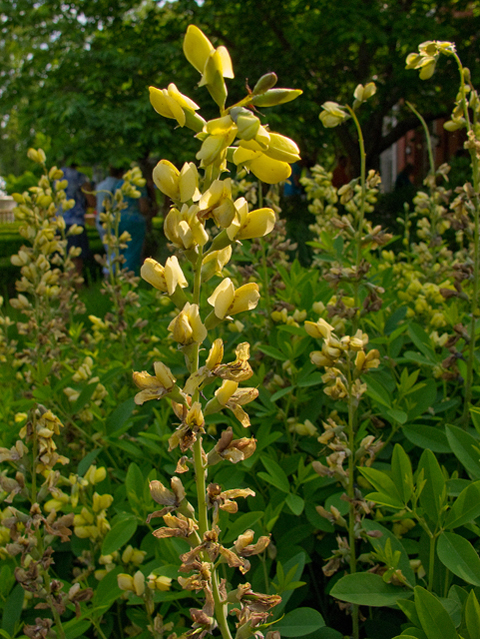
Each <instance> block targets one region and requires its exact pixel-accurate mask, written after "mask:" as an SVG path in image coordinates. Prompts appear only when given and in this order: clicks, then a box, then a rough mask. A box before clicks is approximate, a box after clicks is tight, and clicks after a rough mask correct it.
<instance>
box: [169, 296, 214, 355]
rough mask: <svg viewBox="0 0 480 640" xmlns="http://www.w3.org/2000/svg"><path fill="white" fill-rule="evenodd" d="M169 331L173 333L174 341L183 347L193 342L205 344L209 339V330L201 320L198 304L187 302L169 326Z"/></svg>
mask: <svg viewBox="0 0 480 640" xmlns="http://www.w3.org/2000/svg"><path fill="white" fill-rule="evenodd" d="M168 330H169V331H171V332H172V333H173V339H174V340H176V341H177V342H178V343H180V344H182V345H188V344H192V343H193V342H199V343H201V342H203V341H204V340H205V338H206V337H207V330H206V328H205V326H204V325H203V323H202V320H201V318H200V312H199V309H198V305H197V304H190V302H187V303H186V304H185V306H184V307H183V309H182V311H180V313H179V314H178V316H176V318H174V319H173V320H172V322H171V323H170V324H169V325H168Z"/></svg>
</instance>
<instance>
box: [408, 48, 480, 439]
mask: <svg viewBox="0 0 480 640" xmlns="http://www.w3.org/2000/svg"><path fill="white" fill-rule="evenodd" d="M441 55H446V56H451V57H453V58H454V60H455V62H456V64H457V67H458V71H459V75H460V90H459V92H458V94H457V98H456V101H455V107H454V109H453V112H452V116H451V120H449V121H448V122H446V123H445V124H444V127H445V129H447V131H457V130H459V129H466V133H467V141H466V142H465V148H466V149H468V151H469V153H470V162H471V168H472V182H473V189H471V188H470V189H467V191H466V199H465V202H464V205H465V208H466V210H467V211H468V212H469V213H470V214H471V216H472V218H473V243H472V244H473V274H472V281H473V282H472V295H471V297H470V300H469V313H470V328H469V339H468V356H467V367H466V369H467V373H466V379H465V396H464V406H463V414H462V417H461V420H460V422H461V424H462V425H463V426H464V427H466V426H467V424H468V422H469V417H470V403H471V400H472V383H473V367H474V360H475V347H476V324H477V319H478V311H479V308H478V294H479V278H480V173H479V156H480V135H479V129H478V125H479V122H478V118H479V114H480V102H479V97H478V93H477V91H476V90H475V89H474V88H473V86H472V84H471V77H470V71H469V69H467V68H466V67H464V66H463V65H462V62H461V60H460V58H459V56H458V54H457V52H456V49H455V44H454V43H452V42H439V41H427V42H423V43H422V44H420V45H419V47H418V53H410V54H409V55H408V56H407V60H406V63H407V69H419V71H420V78H421V79H422V80H428V79H429V78H431V77H432V75H433V74H434V72H435V68H436V65H437V62H438V59H439V58H440V56H441ZM470 113H472V115H473V121H472V119H471V115H470ZM470 186H472V185H470Z"/></svg>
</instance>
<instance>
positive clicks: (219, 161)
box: [196, 116, 237, 168]
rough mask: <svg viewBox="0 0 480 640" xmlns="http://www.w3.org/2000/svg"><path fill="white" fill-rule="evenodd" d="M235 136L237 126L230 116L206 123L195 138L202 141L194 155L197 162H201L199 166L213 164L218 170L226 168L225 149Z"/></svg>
mask: <svg viewBox="0 0 480 640" xmlns="http://www.w3.org/2000/svg"><path fill="white" fill-rule="evenodd" d="M236 134H237V126H236V124H235V123H234V122H233V120H232V119H231V117H230V116H223V117H221V118H216V119H215V120H210V121H209V122H207V124H206V125H205V127H204V128H203V132H202V133H201V134H199V135H198V136H197V137H199V138H201V139H202V140H203V143H202V146H201V148H200V151H198V153H197V155H196V157H197V160H200V161H201V166H202V167H207V166H208V165H210V164H215V165H216V166H218V167H220V168H226V165H225V160H226V153H227V148H228V147H229V146H230V145H231V144H232V142H233V141H234V140H235V136H236Z"/></svg>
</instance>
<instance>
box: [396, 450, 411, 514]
mask: <svg viewBox="0 0 480 640" xmlns="http://www.w3.org/2000/svg"><path fill="white" fill-rule="evenodd" d="M392 480H393V482H394V484H395V486H396V487H397V491H398V493H399V495H400V498H401V499H402V501H403V502H404V504H406V503H407V502H408V501H409V500H410V497H411V495H412V492H413V474H412V464H411V462H410V458H409V457H408V456H407V454H406V453H405V451H404V449H403V447H402V446H401V445H399V444H396V445H395V446H394V448H393V455H392Z"/></svg>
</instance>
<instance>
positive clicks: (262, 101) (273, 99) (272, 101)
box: [252, 89, 303, 107]
mask: <svg viewBox="0 0 480 640" xmlns="http://www.w3.org/2000/svg"><path fill="white" fill-rule="evenodd" d="M302 93H303V91H301V90H300V89H269V90H268V91H266V92H265V93H262V94H261V95H255V96H254V97H253V98H252V104H254V105H255V106H256V107H276V106H277V105H279V104H285V103H287V102H291V101H292V100H295V98H298V96H301V95H302Z"/></svg>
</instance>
